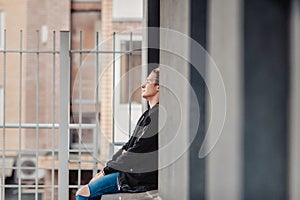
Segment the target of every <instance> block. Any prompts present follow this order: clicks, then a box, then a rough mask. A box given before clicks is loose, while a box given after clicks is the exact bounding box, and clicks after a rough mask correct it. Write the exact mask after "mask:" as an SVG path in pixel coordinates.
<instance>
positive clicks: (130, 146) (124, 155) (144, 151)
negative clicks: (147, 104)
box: [103, 104, 159, 192]
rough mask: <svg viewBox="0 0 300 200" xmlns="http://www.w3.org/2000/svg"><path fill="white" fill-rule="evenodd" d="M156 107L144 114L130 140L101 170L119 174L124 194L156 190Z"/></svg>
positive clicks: (119, 182) (119, 181)
mask: <svg viewBox="0 0 300 200" xmlns="http://www.w3.org/2000/svg"><path fill="white" fill-rule="evenodd" d="M158 107H159V106H158V104H156V105H155V106H154V107H153V108H151V109H149V110H147V111H145V112H144V113H143V115H142V116H141V117H140V119H139V120H138V122H137V125H136V127H135V130H134V132H133V134H132V137H131V138H130V139H129V141H128V142H127V143H126V144H125V145H124V146H123V147H122V148H121V149H120V150H119V151H118V152H116V153H115V154H114V155H113V157H112V159H111V160H110V161H108V162H107V165H106V167H105V168H104V169H103V170H104V173H105V174H110V173H113V172H120V173H119V176H118V184H119V186H120V188H121V190H122V191H124V192H143V191H148V190H154V189H157V187H158V152H157V151H158Z"/></svg>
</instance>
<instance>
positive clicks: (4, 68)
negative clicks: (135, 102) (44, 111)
mask: <svg viewBox="0 0 300 200" xmlns="http://www.w3.org/2000/svg"><path fill="white" fill-rule="evenodd" d="M3 50H4V52H3V133H2V137H3V138H2V177H1V188H2V191H1V193H2V194H1V197H2V200H4V199H5V143H6V140H5V136H6V130H5V120H6V114H5V111H6V30H4V44H3Z"/></svg>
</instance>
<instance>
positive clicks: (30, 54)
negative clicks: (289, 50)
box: [0, 31, 141, 200]
mask: <svg viewBox="0 0 300 200" xmlns="http://www.w3.org/2000/svg"><path fill="white" fill-rule="evenodd" d="M59 37H60V39H59V44H60V46H59V50H57V47H56V44H57V41H56V40H57V39H56V33H55V32H53V37H52V48H51V50H49V49H45V47H44V46H43V45H42V44H40V42H39V41H40V39H39V32H38V31H37V32H36V46H35V49H33V50H25V49H24V48H23V43H24V38H23V32H22V31H21V32H20V38H19V40H20V42H19V49H9V48H7V44H6V42H7V38H6V31H5V32H4V48H3V49H1V50H0V56H1V57H0V61H1V62H2V66H1V65H0V70H1V73H0V75H2V77H0V81H1V83H0V87H1V86H2V89H3V95H2V101H0V102H2V104H3V105H2V108H3V109H2V108H1V111H0V112H1V114H2V122H0V130H1V131H2V135H1V138H0V139H1V140H2V141H1V144H0V145H1V150H0V153H1V154H2V155H1V159H0V162H1V167H2V170H1V172H0V173H1V183H0V186H1V187H0V188H1V196H0V197H1V199H8V200H9V199H16V198H17V199H18V200H21V199H26V198H29V199H33V198H34V199H35V200H38V199H51V200H54V199H60V200H65V199H72V198H73V199H74V196H73V194H72V193H71V191H72V189H74V190H76V189H78V188H79V187H80V186H81V185H83V184H84V183H83V182H82V179H83V178H84V177H83V174H82V173H83V172H84V171H83V170H89V171H91V172H92V174H95V173H96V172H97V170H98V169H99V166H100V167H101V164H103V163H102V161H101V159H100V157H99V133H100V127H99V123H98V121H97V120H98V114H99V113H98V112H99V110H100V103H99V102H100V95H99V90H98V89H96V90H95V93H94V95H95V96H94V99H92V100H86V99H84V95H83V91H84V89H85V88H84V87H83V85H84V80H83V77H82V67H81V66H82V65H83V63H84V54H94V55H96V56H95V58H94V65H93V66H94V68H93V70H94V74H95V76H94V81H95V85H97V84H98V83H97V81H98V80H99V74H100V70H99V66H100V58H99V55H103V54H110V55H112V57H113V60H112V66H113V75H112V78H113V81H112V82H113V83H112V84H113V86H112V88H115V85H116V80H115V76H116V75H115V68H116V67H117V66H116V59H118V58H116V57H117V55H124V54H127V55H129V65H130V66H132V65H133V63H132V58H131V56H132V55H134V54H141V50H134V49H133V48H132V41H133V40H132V34H130V35H129V38H130V49H129V50H126V51H121V50H116V48H115V46H116V34H114V35H113V48H112V50H101V49H99V34H98V33H97V34H96V43H95V46H96V48H95V49H93V50H86V49H83V48H82V47H83V45H82V33H80V41H79V44H80V45H79V49H78V50H74V49H71V34H70V32H68V31H61V32H60V35H59ZM75 54H79V64H78V66H79V67H78V76H79V78H78V79H79V80H78V82H79V84H78V87H79V88H78V92H79V94H78V97H77V99H72V98H74V97H72V94H71V88H72V85H71V83H72V78H73V77H71V74H72V71H71V70H72V65H73V63H72V57H73V56H74V55H75ZM12 55H14V56H16V57H18V60H16V59H13V58H12ZM58 62H59V64H58ZM45 63H46V64H45ZM30 65H32V66H34V68H33V67H31V68H30V69H29V66H30ZM57 65H59V68H58V67H57ZM16 66H17V67H16ZM130 66H129V68H130ZM118 67H119V66H118ZM30 70H31V71H30ZM32 73H35V74H34V76H32ZM12 74H13V75H12ZM28 74H31V77H34V80H27V79H30V78H28ZM29 76H30V75H29ZM58 76H59V77H58ZM13 78H15V79H17V80H18V82H17V83H16V82H14V83H13V84H12V81H11V79H13ZM1 79H2V80H1ZM30 81H31V82H30ZM32 82H34V84H33V86H31V88H30V90H29V89H28V88H29V86H30V84H31V83H32ZM128 84H129V86H128V88H129V89H130V90H131V88H132V87H131V85H130V84H131V83H130V81H129V83H128ZM12 85H13V86H12ZM45 85H46V86H45ZM27 87H28V88H27ZM85 87H86V86H85ZM130 90H129V93H130V92H131V91H130ZM12 91H17V92H12ZM111 95H113V102H115V93H114V92H112V94H111ZM130 95H131V93H130V94H128V96H130ZM0 98H1V96H0ZM12 98H14V100H12ZM16 99H17V101H16ZM42 100H43V101H42ZM31 101H33V103H32V102H31ZM72 102H74V103H75V104H76V106H77V109H78V121H76V122H73V121H71V113H72V111H70V104H72ZM82 102H86V104H88V103H89V104H92V105H93V106H94V110H95V112H94V115H95V118H94V120H92V121H91V122H89V123H87V122H85V121H83V117H84V116H83V112H84V108H83V106H84V105H83V104H82ZM131 103H132V102H131V101H130V100H129V104H128V109H129V112H128V113H129V120H128V122H129V125H128V127H129V130H128V132H129V135H130V132H131V120H132V119H131V118H132V116H131V115H132V113H131V109H132V108H131ZM28 105H29V106H28ZM46 105H47V106H48V108H47V109H46V111H44V108H45V107H46ZM0 106H1V105H0ZM10 106H12V107H16V108H14V109H15V110H17V111H18V112H17V114H16V113H14V114H12V113H13V112H12V110H13V109H12V108H11V107H10ZM10 109H11V110H10ZM112 109H113V111H112V115H115V109H116V108H115V103H113V108H112ZM47 111H48V112H47ZM45 113H46V114H45ZM28 115H29V117H28ZM28 118H29V120H28ZM113 118H114V116H113V117H112V119H113ZM112 124H113V125H112V129H113V130H112V141H111V146H112V147H114V146H119V145H122V142H119V141H116V140H115V139H116V136H115V124H114V120H113V121H112ZM70 130H75V132H76V137H78V138H77V142H78V143H79V145H77V146H76V148H72V147H71V146H72V145H71V143H72V141H70V137H71V135H70V134H71V131H70ZM86 130H90V131H91V132H92V144H91V146H89V147H88V148H86V146H85V144H82V143H83V142H82V141H83V140H84V139H85V138H84V134H85V131H86ZM70 170H75V171H76V175H74V174H70ZM26 173H27V174H26ZM71 176H74V177H75V179H76V181H74V183H70V181H69V180H70V177H71ZM76 176H77V177H76ZM30 195H31V196H30Z"/></svg>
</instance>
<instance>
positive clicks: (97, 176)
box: [90, 171, 105, 183]
mask: <svg viewBox="0 0 300 200" xmlns="http://www.w3.org/2000/svg"><path fill="white" fill-rule="evenodd" d="M103 176H105V174H104V172H103V171H101V172H99V173H97V174H96V175H95V176H94V177H93V178H92V179H91V180H90V183H91V182H94V181H95V180H98V179H99V178H101V177H103Z"/></svg>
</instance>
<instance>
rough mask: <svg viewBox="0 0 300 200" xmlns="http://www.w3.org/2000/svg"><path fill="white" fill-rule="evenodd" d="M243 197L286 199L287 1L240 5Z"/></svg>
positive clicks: (250, 1)
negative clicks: (242, 49)
mask: <svg viewBox="0 0 300 200" xmlns="http://www.w3.org/2000/svg"><path fill="white" fill-rule="evenodd" d="M244 40H245V41H244V44H245V46H244V48H245V51H244V65H245V69H244V73H245V74H244V75H245V77H244V78H245V127H244V199H255V200H265V199H272V200H276V199H287V187H288V186H287V183H288V182H287V169H288V168H287V161H288V160H287V158H288V154H287V141H288V126H287V125H288V110H287V109H288V97H289V94H288V88H289V84H288V82H289V69H290V63H289V1H282V0H266V1H262V0H245V1H244Z"/></svg>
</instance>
